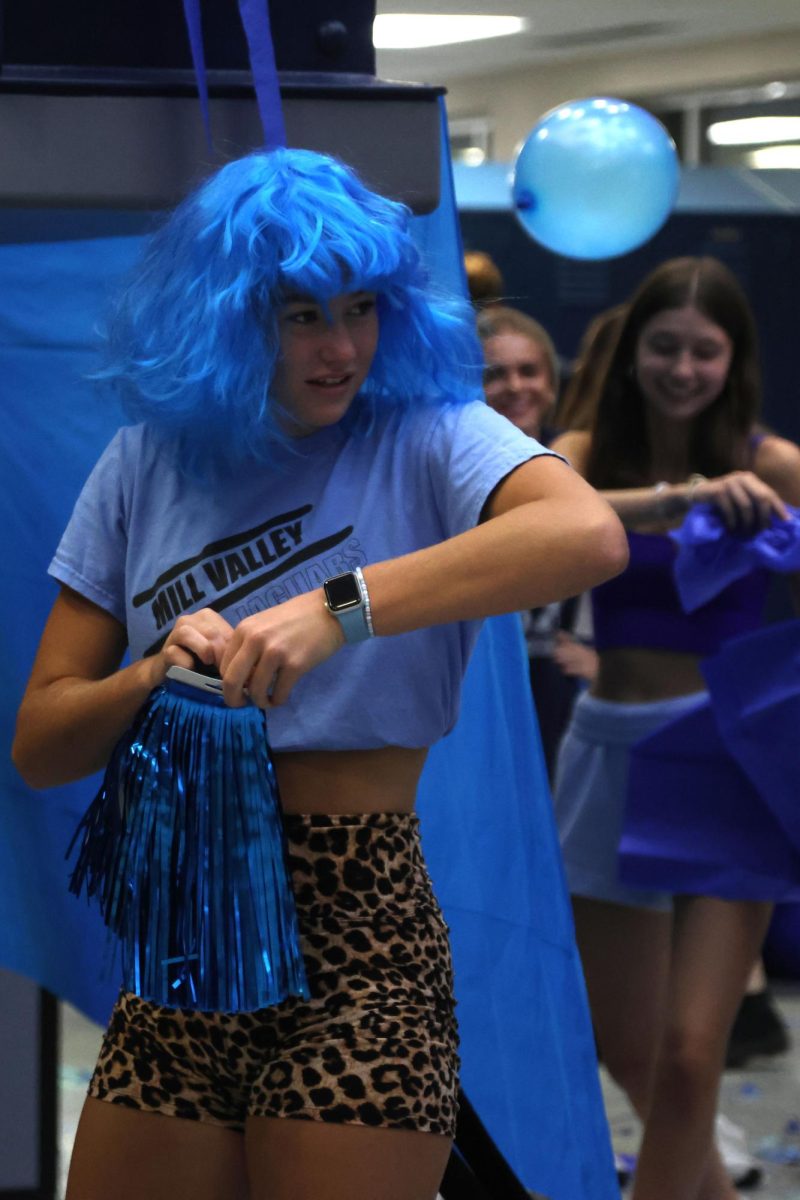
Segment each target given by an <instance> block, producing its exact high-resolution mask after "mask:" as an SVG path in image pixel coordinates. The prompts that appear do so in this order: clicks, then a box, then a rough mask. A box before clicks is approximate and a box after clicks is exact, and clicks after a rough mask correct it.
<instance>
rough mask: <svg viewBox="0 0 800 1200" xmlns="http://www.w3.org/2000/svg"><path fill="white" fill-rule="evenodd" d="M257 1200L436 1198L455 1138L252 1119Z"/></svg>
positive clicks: (250, 1154)
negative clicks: (452, 1139) (452, 1140)
mask: <svg viewBox="0 0 800 1200" xmlns="http://www.w3.org/2000/svg"><path fill="white" fill-rule="evenodd" d="M245 1140H246V1144H247V1167H248V1173H249V1180H250V1197H251V1200H354V1198H355V1197H364V1198H365V1200H366V1197H369V1200H435V1197H436V1194H437V1192H438V1190H439V1184H440V1183H441V1180H442V1176H443V1175H444V1171H445V1167H446V1166H447V1159H448V1157H449V1155H450V1147H451V1144H452V1143H451V1141H450V1139H449V1138H446V1137H440V1136H438V1135H436V1134H431V1133H416V1132H415V1131H413V1130H409V1129H373V1128H367V1127H365V1126H362V1125H335V1124H328V1123H325V1122H322V1121H304V1120H292V1119H288V1118H277V1117H252V1118H251V1119H250V1120H249V1121H248V1123H247V1130H246V1135H245Z"/></svg>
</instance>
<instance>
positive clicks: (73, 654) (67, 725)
mask: <svg viewBox="0 0 800 1200" xmlns="http://www.w3.org/2000/svg"><path fill="white" fill-rule="evenodd" d="M230 633H231V628H230V626H229V625H228V623H227V622H226V621H225V620H224V619H223V618H222V617H220V616H219V615H218V614H217V613H214V612H211V611H210V610H208V609H206V610H204V611H203V612H202V613H195V614H193V615H192V617H191V618H182V619H180V620H179V621H178V622H176V625H175V628H174V629H173V630H172V632H171V633H170V636H169V638H168V639H167V641H166V642H165V644H164V646H163V648H162V649H161V651H160V652H159V653H158V654H155V655H153V656H152V657H150V658H144V659H140V660H139V661H137V662H135V663H132V664H131V665H130V666H128V667H125V668H123V669H122V670H120V669H119V664H120V662H121V660H122V656H123V654H124V652H125V646H126V644H127V637H126V632H125V628H124V626H123V625H121V624H120V622H119V621H117V620H116V618H115V617H112V616H111V615H110V614H109V613H107V612H105V611H104V610H103V609H102V608H99V607H98V606H97V605H96V604H94V603H92V601H90V600H87V599H85V598H84V597H83V596H80V595H79V594H78V593H77V592H74V591H72V590H71V589H69V588H63V589H62V591H61V592H60V594H59V596H58V598H57V599H56V602H55V604H54V605H53V609H52V611H51V613H50V616H49V618H48V621H47V625H46V626H45V629H44V633H43V634H42V640H41V642H40V644H39V649H38V651H37V654H36V659H35V662H34V664H33V670H32V672H31V677H30V679H29V681H28V686H27V688H26V691H25V695H24V696H23V699H22V704H21V706H20V710H19V714H18V717H17V729H16V735H15V738H14V744H13V747H12V758H13V760H14V763H15V765H16V767H17V769H18V771H19V772H20V774H21V775H22V777H23V779H24V780H25V782H26V783H28V784H29V785H30V786H31V787H36V788H43V787H54V786H56V785H57V784H61V783H69V782H71V781H72V780H75V779H80V778H82V777H83V776H85V775H91V774H92V773H93V772H94V771H98V770H101V769H102V768H103V767H104V766H105V765H106V763H107V762H108V759H109V757H110V755H111V752H112V750H113V749H114V746H115V745H116V743H117V741H118V740H119V738H120V737H121V735H122V734H123V733H124V732H125V730H126V729H127V728H128V726H129V725H130V724H131V722H132V720H133V718H134V717H135V715H136V713H137V712H138V710H139V709H140V708H141V706H142V705H143V704H144V702H145V700H146V699H147V697H148V696H149V694H150V692H151V691H152V690H153V688H154V687H157V686H158V684H160V683H161V682H162V681H163V679H164V677H165V675H166V673H167V670H168V668H169V667H170V666H173V665H175V666H184V667H191V665H192V654H196V655H197V656H198V657H199V658H200V659H201V660H202V661H203V662H205V663H207V664H209V665H211V664H212V663H216V662H218V660H219V658H220V657H221V654H222V649H223V648H224V645H225V642H226V641H227V638H228V637H229V636H230Z"/></svg>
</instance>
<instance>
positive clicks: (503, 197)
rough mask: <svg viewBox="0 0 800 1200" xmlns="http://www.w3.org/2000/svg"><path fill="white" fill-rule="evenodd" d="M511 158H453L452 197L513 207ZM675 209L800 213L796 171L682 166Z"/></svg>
mask: <svg viewBox="0 0 800 1200" xmlns="http://www.w3.org/2000/svg"><path fill="white" fill-rule="evenodd" d="M512 171H513V165H512V164H511V163H497V162H492V163H483V164H482V165H481V166H479V167H467V166H464V165H463V163H455V164H454V167H453V175H454V179H455V188H456V201H457V204H458V207H459V209H461V210H463V211H465V212H467V211H470V212H480V211H499V212H503V211H505V210H509V211H510V210H511V207H512V204H511V175H512ZM674 211H675V212H677V213H684V212H685V213H690V212H692V213H699V212H727V213H770V212H774V213H792V212H795V213H796V212H800V171H751V170H748V169H747V168H744V167H742V168H739V167H683V168H682V169H681V178H680V189H679V191H678V199H677V201H676V202H675V209H674Z"/></svg>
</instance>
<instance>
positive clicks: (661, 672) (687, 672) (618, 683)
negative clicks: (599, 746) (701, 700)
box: [592, 646, 706, 704]
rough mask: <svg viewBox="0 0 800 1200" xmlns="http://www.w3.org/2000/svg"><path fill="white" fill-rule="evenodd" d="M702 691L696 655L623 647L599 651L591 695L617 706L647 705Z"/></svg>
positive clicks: (704, 684) (701, 676)
mask: <svg viewBox="0 0 800 1200" xmlns="http://www.w3.org/2000/svg"><path fill="white" fill-rule="evenodd" d="M705 689H706V681H705V679H704V678H703V675H702V672H701V670H700V658H699V656H698V655H696V654H682V653H676V652H675V651H673V650H647V649H643V648H641V647H638V646H626V647H621V648H619V649H614V650H603V651H602V652H601V654H600V664H599V667H598V671H597V679H596V680H595V683H594V685H593V687H592V695H594V696H597V697H598V699H600V700H613V701H615V702H616V703H618V704H649V703H651V702H653V701H655V700H669V699H672V698H674V697H675V696H688V695H691V693H692V692H702V691H705Z"/></svg>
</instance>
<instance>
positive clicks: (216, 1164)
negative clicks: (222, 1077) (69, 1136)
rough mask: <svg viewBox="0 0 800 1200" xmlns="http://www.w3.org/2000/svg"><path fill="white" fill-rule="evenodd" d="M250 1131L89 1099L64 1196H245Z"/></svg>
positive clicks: (186, 1199)
mask: <svg viewBox="0 0 800 1200" xmlns="http://www.w3.org/2000/svg"><path fill="white" fill-rule="evenodd" d="M247 1196H248V1192H247V1175H246V1171H245V1157H244V1138H243V1137H242V1135H241V1134H240V1133H235V1132H233V1131H232V1130H230V1129H223V1128H222V1127H221V1126H219V1125H212V1124H208V1123H206V1122H201V1121H188V1120H185V1119H184V1118H181V1117H172V1116H165V1115H162V1114H159V1113H149V1112H141V1111H139V1110H137V1109H133V1108H127V1107H125V1106H123V1105H118V1104H111V1103H108V1102H107V1101H105V1100H94V1099H91V1098H90V1099H88V1100H87V1101H86V1103H85V1105H84V1108H83V1113H82V1114H81V1119H80V1122H79V1125H78V1132H77V1135H76V1138H75V1147H74V1150H73V1154H72V1161H71V1163H70V1169H69V1179H68V1182H67V1194H66V1200H111V1198H113V1200H144V1197H146V1198H147V1200H247Z"/></svg>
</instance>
